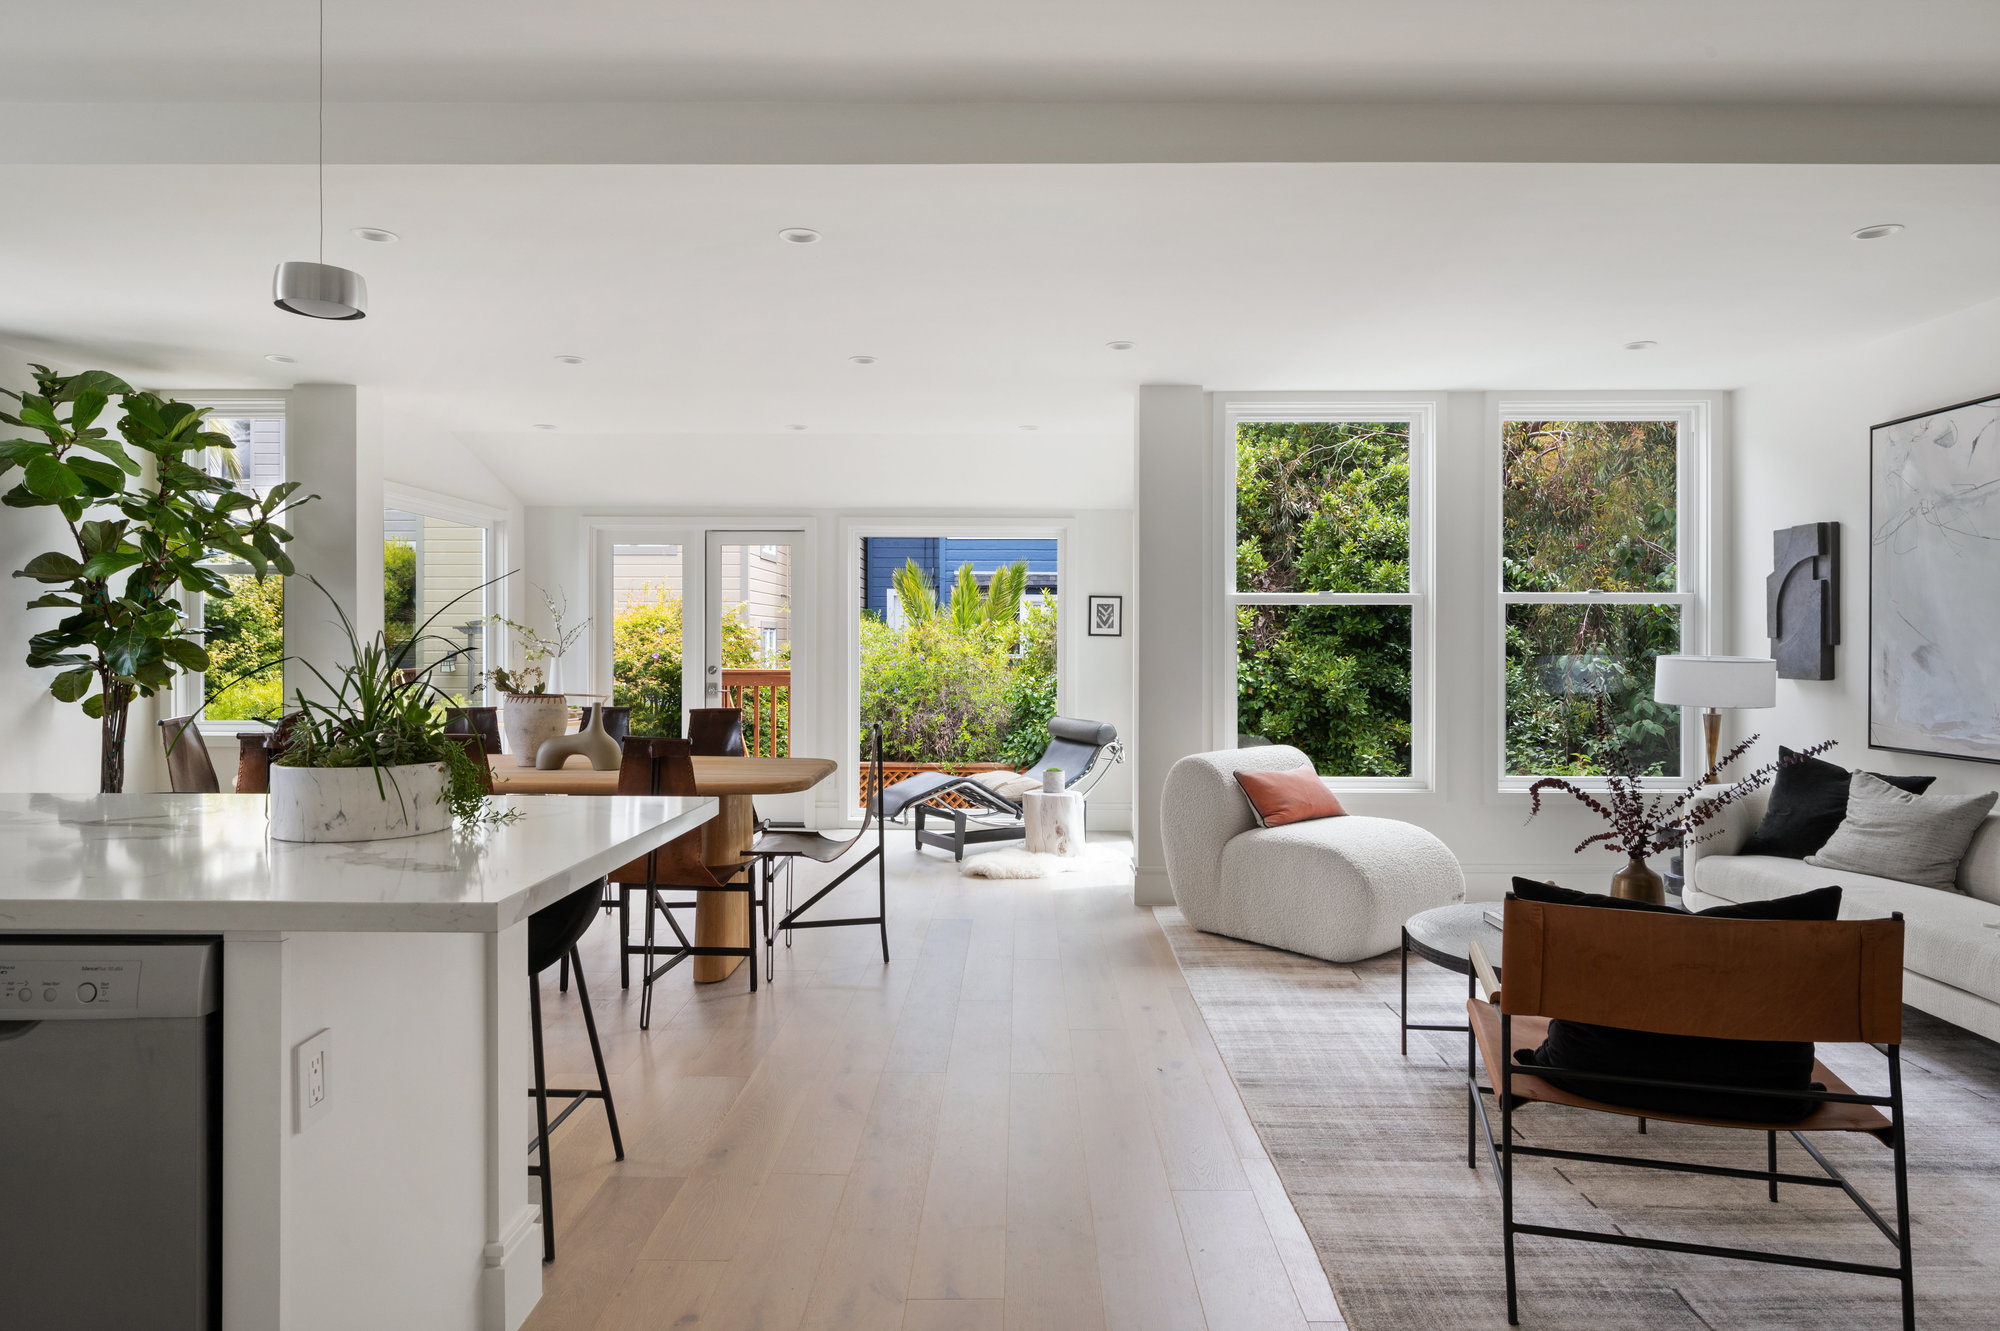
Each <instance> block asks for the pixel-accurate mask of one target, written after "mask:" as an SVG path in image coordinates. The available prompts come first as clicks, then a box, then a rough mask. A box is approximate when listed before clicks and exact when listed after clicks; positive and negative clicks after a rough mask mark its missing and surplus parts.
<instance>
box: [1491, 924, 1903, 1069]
mask: <svg viewBox="0 0 2000 1331" xmlns="http://www.w3.org/2000/svg"><path fill="white" fill-rule="evenodd" d="M1501 954H1502V963H1503V964H1504V965H1505V967H1506V973H1505V975H1504V976H1503V977H1502V981H1503V982H1502V984H1501V988H1500V1010H1501V1011H1502V1012H1504V1013H1507V1014H1508V1015H1509V1016H1515V1017H1557V1018H1561V1019H1562V1020H1565V1021H1586V1022H1592V1023H1595V1024H1597V1025H1600V1026H1623V1027H1625V1028H1627V1029H1630V1030H1639V1031H1653V1032H1657V1033H1659V1034H1662V1035H1701V1036H1710V1037H1713V1038H1717V1039H1725V1040H1812V1041H1819V1040H1826V1041H1830V1042H1839V1043H1847V1042H1859V1041H1864V1040H1866V1041H1872V1042H1874V1043H1877V1044H1900V1043H1902V1039H1903V922H1902V921H1901V920H1716V919H1703V918H1701V917H1699V916H1695V915H1678V914H1676V915H1667V914H1655V913H1653V912H1651V911H1634V910H1605V909H1602V908H1598V907H1592V906H1554V905H1548V904H1545V903H1542V902H1537V901H1515V900H1510V901H1508V902H1507V906H1506V930H1505V937H1504V940H1503V942H1502V944H1501Z"/></svg>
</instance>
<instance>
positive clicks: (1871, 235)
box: [1854, 222, 1903, 240]
mask: <svg viewBox="0 0 2000 1331" xmlns="http://www.w3.org/2000/svg"><path fill="white" fill-rule="evenodd" d="M1902 229H1903V224H1902V223H1901V222H1877V223H1876V224H1875V225H1874V226H1864V227H1862V228H1861V229H1860V230H1859V231H1857V232H1855V233H1854V238H1855V239H1856V240H1882V239H1884V238H1885V237H1888V236H1893V235H1895V234H1896V233H1897V232H1898V231H1901V230H1902Z"/></svg>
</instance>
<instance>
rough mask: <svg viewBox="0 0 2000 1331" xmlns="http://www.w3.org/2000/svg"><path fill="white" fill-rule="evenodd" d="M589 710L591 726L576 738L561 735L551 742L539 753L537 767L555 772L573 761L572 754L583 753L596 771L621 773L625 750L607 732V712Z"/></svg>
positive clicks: (537, 754) (538, 751)
mask: <svg viewBox="0 0 2000 1331" xmlns="http://www.w3.org/2000/svg"><path fill="white" fill-rule="evenodd" d="M589 711H590V724H589V725H587V726H585V727H584V728H583V729H581V730H579V731H577V732H576V733H575V734H574V735H561V736H558V737H557V738H555V739H552V740H549V741H548V742H547V743H545V744H543V745H542V747H541V748H539V749H537V750H536V751H535V766H537V767H540V768H543V769H545V770H553V769H555V768H558V767H561V766H562V765H563V764H564V763H565V762H567V761H569V756H570V755H571V754H573V753H580V754H582V755H583V756H584V757H586V758H588V759H590V766H591V768H592V769H593V770H595V771H599V772H615V771H617V770H618V763H619V761H620V759H622V758H623V757H624V750H623V749H621V748H620V747H619V744H618V741H617V740H615V739H613V738H611V736H610V735H609V734H608V733H606V731H605V729H604V709H603V708H602V707H592V708H590V709H589Z"/></svg>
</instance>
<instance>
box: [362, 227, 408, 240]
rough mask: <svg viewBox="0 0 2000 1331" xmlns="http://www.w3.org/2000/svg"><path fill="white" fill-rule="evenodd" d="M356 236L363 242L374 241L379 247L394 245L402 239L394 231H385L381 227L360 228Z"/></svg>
mask: <svg viewBox="0 0 2000 1331" xmlns="http://www.w3.org/2000/svg"><path fill="white" fill-rule="evenodd" d="M354 234H355V236H356V237H358V238H359V239H361V240H367V241H373V242H374V243H375V244H377V245H393V244H395V243H396V242H397V241H398V240H400V239H402V238H401V237H400V236H398V235H397V234H396V233H395V232H393V231H384V230H383V229H382V228H381V227H379V226H358V227H355V228H354Z"/></svg>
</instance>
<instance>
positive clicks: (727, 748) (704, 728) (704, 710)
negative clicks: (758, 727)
mask: <svg viewBox="0 0 2000 1331" xmlns="http://www.w3.org/2000/svg"><path fill="white" fill-rule="evenodd" d="M688 743H690V744H692V745H693V746H694V751H695V753H696V754H698V755H699V756H701V757H703V758H741V757H742V756H743V754H744V748H743V709H742V708H741V707H696V708H692V709H691V710H689V712H688Z"/></svg>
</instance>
